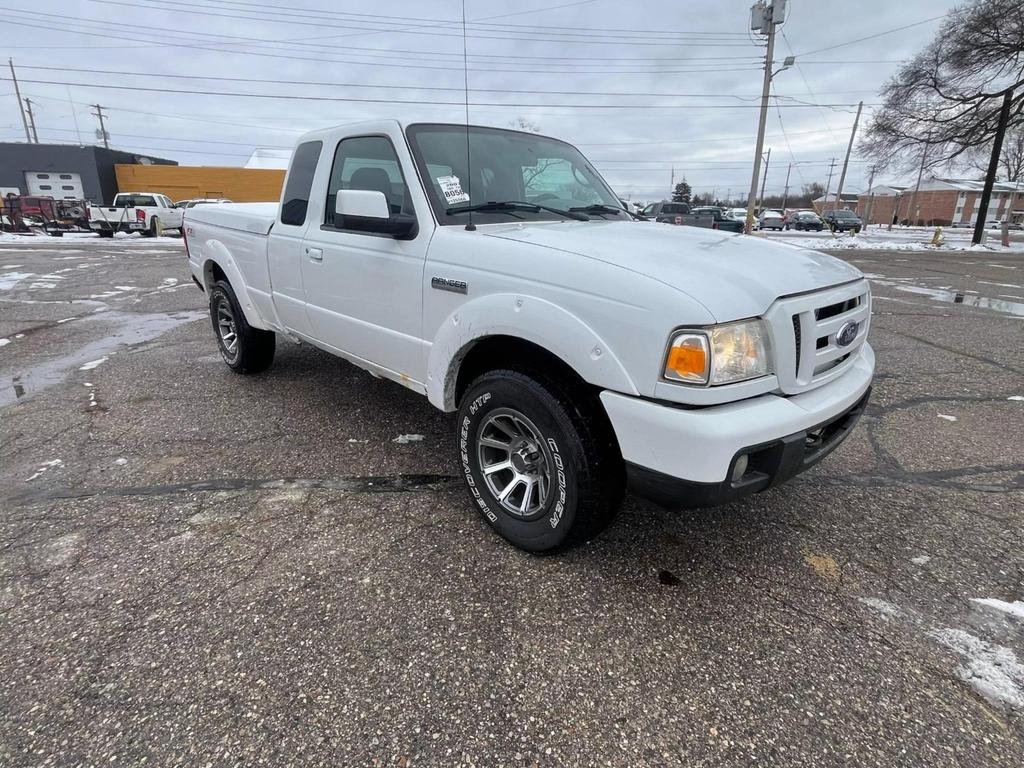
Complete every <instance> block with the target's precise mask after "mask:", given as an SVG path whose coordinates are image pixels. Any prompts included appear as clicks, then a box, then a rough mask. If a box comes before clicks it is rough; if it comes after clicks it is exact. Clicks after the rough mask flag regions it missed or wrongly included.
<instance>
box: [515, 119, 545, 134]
mask: <svg viewBox="0 0 1024 768" xmlns="http://www.w3.org/2000/svg"><path fill="white" fill-rule="evenodd" d="M508 127H509V128H512V129H514V130H517V131H527V132H529V133H540V126H539V125H538V124H537V123H535V122H533V121H532V120H528V119H526V118H525V117H523V116H522V115H520V116H519V117H517V118H516V119H515V120H509V121H508Z"/></svg>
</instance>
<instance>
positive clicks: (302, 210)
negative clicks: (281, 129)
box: [280, 141, 324, 227]
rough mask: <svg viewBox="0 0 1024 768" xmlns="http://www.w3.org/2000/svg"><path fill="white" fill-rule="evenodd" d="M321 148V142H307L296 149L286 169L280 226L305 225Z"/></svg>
mask: <svg viewBox="0 0 1024 768" xmlns="http://www.w3.org/2000/svg"><path fill="white" fill-rule="evenodd" d="M323 146H324V144H323V142H322V141H307V142H305V143H304V144H300V145H299V146H298V147H296V149H295V155H294V156H293V157H292V165H291V168H289V169H288V181H287V182H286V183H285V186H284V194H283V195H282V196H281V216H280V219H281V223H282V224H287V225H289V226H292V227H300V226H302V225H303V224H305V223H306V210H307V209H308V208H309V193H310V190H311V189H312V187H313V176H314V174H315V173H316V165H317V162H318V161H319V160H320V151H321V150H322V149H323Z"/></svg>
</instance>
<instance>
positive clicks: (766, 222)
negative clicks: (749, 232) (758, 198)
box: [757, 211, 786, 232]
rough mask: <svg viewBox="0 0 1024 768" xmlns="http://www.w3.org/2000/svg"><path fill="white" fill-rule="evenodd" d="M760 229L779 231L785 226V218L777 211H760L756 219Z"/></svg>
mask: <svg viewBox="0 0 1024 768" xmlns="http://www.w3.org/2000/svg"><path fill="white" fill-rule="evenodd" d="M757 226H758V228H760V229H776V230H779V231H780V232H781V231H782V230H783V229H785V228H786V219H785V217H783V215H782V214H781V213H779V212H778V211H762V212H761V215H760V216H759V217H758V219H757Z"/></svg>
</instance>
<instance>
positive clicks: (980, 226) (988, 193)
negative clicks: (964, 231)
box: [971, 88, 1013, 245]
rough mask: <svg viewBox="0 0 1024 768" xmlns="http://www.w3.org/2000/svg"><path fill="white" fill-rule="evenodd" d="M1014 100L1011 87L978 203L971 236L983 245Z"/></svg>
mask: <svg viewBox="0 0 1024 768" xmlns="http://www.w3.org/2000/svg"><path fill="white" fill-rule="evenodd" d="M1012 102H1013V89H1012V88H1010V89H1009V90H1007V91H1006V93H1004V94H1003V106H1002V108H1000V110H999V125H998V127H997V128H996V137H995V139H994V140H993V141H992V156H991V157H990V158H989V161H988V173H986V174H985V187H984V189H983V190H982V191H981V202H979V203H978V219H977V221H976V222H975V223H974V237H973V238H971V243H972V244H973V245H981V241H982V238H984V236H985V219H987V218H988V203H989V200H990V199H991V198H992V185H993V184H995V182H996V172H997V171H998V170H999V155H1000V153H1001V152H1002V151H1003V136H1005V135H1006V124H1007V123H1008V122H1009V120H1010V105H1011V103H1012ZM1004 231H1005V230H1004Z"/></svg>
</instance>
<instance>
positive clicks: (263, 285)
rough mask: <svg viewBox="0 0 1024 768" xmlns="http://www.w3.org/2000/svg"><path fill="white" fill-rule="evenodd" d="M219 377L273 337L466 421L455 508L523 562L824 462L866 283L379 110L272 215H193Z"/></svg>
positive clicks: (867, 352) (240, 210) (866, 301)
mask: <svg viewBox="0 0 1024 768" xmlns="http://www.w3.org/2000/svg"><path fill="white" fill-rule="evenodd" d="M185 245H186V249H187V251H188V258H189V264H190V267H191V270H192V275H193V277H194V279H195V281H196V283H197V284H198V285H199V287H200V288H201V289H202V290H203V291H205V292H206V294H207V296H208V298H209V307H210V316H211V319H212V323H213V330H214V333H215V335H216V339H217V343H218V345H219V348H220V351H221V354H222V355H223V358H224V360H225V362H226V363H227V364H228V365H229V366H230V367H231V368H232V369H233V370H235V371H237V372H239V373H250V374H251V373H257V372H259V371H262V370H264V369H266V368H267V367H268V366H269V365H270V364H271V362H272V360H273V357H274V347H275V339H276V336H277V334H281V335H283V336H286V337H289V338H291V339H293V340H301V341H303V342H306V343H309V344H312V345H314V346H317V347H319V348H321V349H324V350H327V351H328V352H331V353H333V354H335V355H338V356H339V357H342V358H345V359H346V360H349V361H351V362H352V363H354V364H355V365H357V366H359V367H361V368H364V369H366V370H368V371H370V372H372V373H373V374H375V375H378V376H382V377H386V378H388V379H392V380H394V381H396V382H398V383H399V384H402V385H403V386H406V387H408V388H410V389H412V390H415V391H416V392H419V393H421V394H424V395H426V397H427V399H428V400H429V401H430V403H432V404H433V405H434V406H435V407H437V408H440V409H442V410H444V411H448V412H455V413H457V416H456V421H455V441H456V445H457V457H455V458H456V460H457V462H458V466H459V467H460V472H461V474H462V475H463V476H464V477H465V481H466V487H467V488H468V490H469V494H470V497H471V499H472V503H473V505H474V506H475V507H477V508H478V510H479V512H480V513H481V514H482V516H483V518H484V519H485V520H486V522H487V523H488V524H489V525H490V526H492V527H493V528H494V529H495V530H496V531H497V532H498V533H500V534H501V535H502V536H504V537H505V538H506V539H508V540H509V541H510V542H512V543H513V544H515V545H517V546H519V547H521V548H523V549H526V550H529V551H534V552H540V551H548V550H552V549H557V548H562V547H565V546H568V545H571V544H573V543H575V542H578V541H581V540H585V539H587V538H588V537H591V536H593V535H595V534H597V533H598V532H600V531H601V530H602V529H603V528H604V527H605V526H606V525H608V523H609V522H610V521H611V520H612V518H613V517H614V515H615V513H616V512H617V510H618V507H619V505H620V503H621V500H622V496H623V493H624V490H625V488H626V486H627V484H629V485H631V486H632V487H633V488H634V489H635V490H636V491H637V492H638V493H640V494H641V495H646V496H648V497H651V498H654V499H655V500H657V501H659V502H661V503H664V504H668V505H671V506H676V507H683V506H690V505H707V504H717V503H722V502H726V501H729V500H732V499H736V498H738V497H741V496H744V495H746V494H749V493H753V492H757V491H761V490H764V489H766V488H768V487H770V486H774V485H776V484H778V483H780V482H782V481H784V480H786V479H788V478H790V477H792V476H794V475H795V474H797V473H798V472H801V471H803V470H805V469H807V468H808V467H810V466H811V465H813V464H814V463H816V462H817V461H819V460H820V459H821V458H823V457H824V456H825V455H827V454H828V453H829V452H830V451H832V450H833V449H834V448H835V447H836V446H837V445H838V444H839V443H840V442H842V440H843V439H844V438H845V437H846V436H847V435H848V434H849V433H850V431H851V430H852V428H853V426H854V424H855V423H856V421H857V419H858V417H859V416H860V414H861V412H862V411H863V409H864V407H865V403H866V401H867V399H868V394H869V391H870V387H871V380H872V375H873V371H874V362H875V359H874V353H873V352H872V350H871V347H870V346H869V345H868V344H867V333H868V325H869V323H870V319H871V292H870V289H869V287H868V281H867V280H866V279H864V277H863V275H862V274H861V273H860V272H859V271H858V270H857V269H856V268H854V267H852V266H850V265H849V264H846V263H845V262H842V261H840V260H838V259H834V258H832V257H830V256H826V255H824V254H820V253H815V252H812V251H808V250H803V249H798V248H795V247H792V246H787V245H781V244H773V243H770V242H766V241H764V240H761V239H756V238H751V237H746V236H743V235H732V234H726V233H723V232H721V231H718V230H712V229H698V228H694V227H653V226H651V225H649V224H643V223H639V222H637V221H634V220H633V218H632V216H631V215H629V214H627V213H626V212H625V211H624V210H623V209H622V207H621V204H620V203H619V201H618V200H617V199H616V198H615V195H614V193H613V192H612V190H611V189H610V188H609V187H608V185H607V184H606V183H605V182H604V180H603V179H602V178H601V176H600V175H599V174H598V173H597V172H596V171H595V170H594V168H593V167H592V166H591V165H590V163H588V162H587V160H586V159H585V158H584V157H583V156H582V155H581V154H580V152H579V151H578V150H576V149H575V148H574V147H573V146H571V145H569V144H566V143H564V142H561V141H556V140H554V139H550V138H545V137H542V136H538V135H536V134H532V133H520V132H516V131H510V130H502V129H496V128H482V127H471V128H467V127H466V126H465V125H444V124H412V125H404V124H401V123H399V122H395V121H378V122H368V123H360V124H355V125H348V126H343V127H340V128H334V129H330V130H320V131H316V132H313V133H309V134H307V135H305V136H304V137H302V138H301V139H300V140H299V143H298V145H297V146H296V149H295V152H294V155H293V157H292V161H291V166H290V168H289V170H288V175H287V177H286V181H285V186H284V192H283V197H282V201H281V204H280V205H277V204H273V203H259V204H242V205H231V206H220V205H210V206H199V207H197V208H193V209H191V210H189V213H188V219H187V220H186V227H185Z"/></svg>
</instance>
